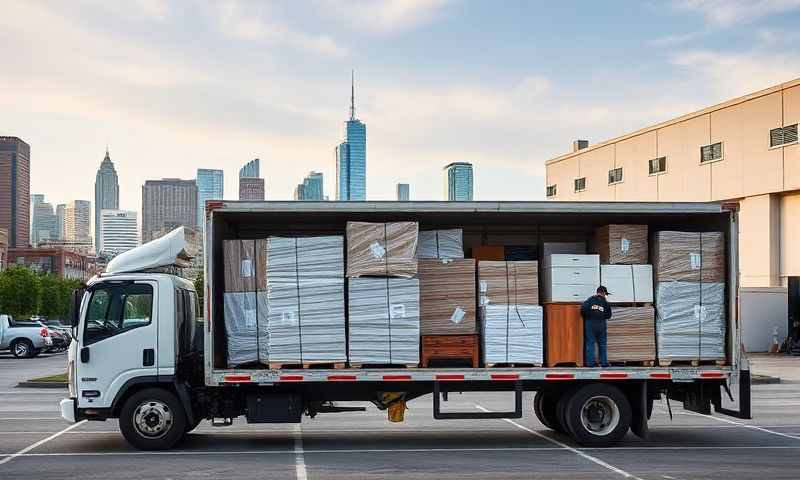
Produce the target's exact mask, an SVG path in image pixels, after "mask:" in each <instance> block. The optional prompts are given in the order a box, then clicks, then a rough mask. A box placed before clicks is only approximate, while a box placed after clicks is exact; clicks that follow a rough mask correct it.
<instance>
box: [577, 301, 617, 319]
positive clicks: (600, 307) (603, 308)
mask: <svg viewBox="0 0 800 480" xmlns="http://www.w3.org/2000/svg"><path fill="white" fill-rule="evenodd" d="M581 316H582V317H583V318H584V320H608V319H609V318H611V306H610V305H609V304H608V302H607V301H606V299H605V298H604V297H603V296H602V295H592V296H591V297H589V298H587V299H586V301H585V302H583V305H581Z"/></svg>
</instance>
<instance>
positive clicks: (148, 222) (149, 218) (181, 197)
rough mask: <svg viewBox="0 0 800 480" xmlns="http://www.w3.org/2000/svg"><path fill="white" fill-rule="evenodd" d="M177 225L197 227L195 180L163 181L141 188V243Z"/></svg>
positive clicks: (153, 182) (152, 181)
mask: <svg viewBox="0 0 800 480" xmlns="http://www.w3.org/2000/svg"><path fill="white" fill-rule="evenodd" d="M179 226H184V227H189V228H192V229H195V228H197V184H196V183H195V181H194V180H181V179H178V178H164V179H162V180H147V181H146V182H144V185H143V186H142V243H146V242H149V241H150V240H152V239H153V238H154V237H153V234H155V233H157V232H159V231H161V230H164V229H168V230H172V229H174V228H177V227H179Z"/></svg>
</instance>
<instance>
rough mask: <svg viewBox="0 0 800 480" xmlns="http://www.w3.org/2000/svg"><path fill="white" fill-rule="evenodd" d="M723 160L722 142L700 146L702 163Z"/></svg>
mask: <svg viewBox="0 0 800 480" xmlns="http://www.w3.org/2000/svg"><path fill="white" fill-rule="evenodd" d="M717 160H722V142H717V143H712V144H711V145H703V146H702V147H700V163H706V162H715V161H717Z"/></svg>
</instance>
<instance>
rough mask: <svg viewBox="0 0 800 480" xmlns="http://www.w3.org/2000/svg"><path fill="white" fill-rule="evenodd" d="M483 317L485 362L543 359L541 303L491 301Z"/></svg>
mask: <svg viewBox="0 0 800 480" xmlns="http://www.w3.org/2000/svg"><path fill="white" fill-rule="evenodd" d="M481 317H482V332H481V333H482V335H481V338H482V341H483V362H484V364H486V365H491V364H495V363H534V364H537V365H541V364H542V363H543V361H544V356H543V341H544V340H543V329H542V317H543V311H542V307H541V306H539V305H507V304H506V305H502V304H489V305H485V306H483V307H481Z"/></svg>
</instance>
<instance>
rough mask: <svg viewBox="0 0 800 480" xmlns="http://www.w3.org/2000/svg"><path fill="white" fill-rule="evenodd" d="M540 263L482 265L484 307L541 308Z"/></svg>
mask: <svg viewBox="0 0 800 480" xmlns="http://www.w3.org/2000/svg"><path fill="white" fill-rule="evenodd" d="M538 265H539V263H538V262H536V261H518V262H505V261H489V260H481V261H480V262H478V290H479V294H480V304H481V305H487V304H494V303H499V304H519V305H538V304H539V268H538Z"/></svg>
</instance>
